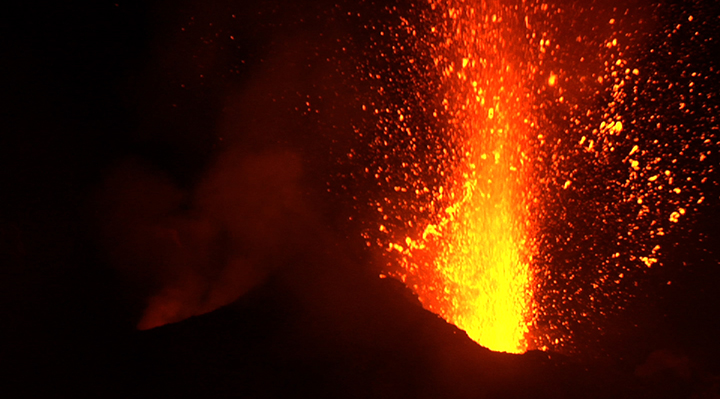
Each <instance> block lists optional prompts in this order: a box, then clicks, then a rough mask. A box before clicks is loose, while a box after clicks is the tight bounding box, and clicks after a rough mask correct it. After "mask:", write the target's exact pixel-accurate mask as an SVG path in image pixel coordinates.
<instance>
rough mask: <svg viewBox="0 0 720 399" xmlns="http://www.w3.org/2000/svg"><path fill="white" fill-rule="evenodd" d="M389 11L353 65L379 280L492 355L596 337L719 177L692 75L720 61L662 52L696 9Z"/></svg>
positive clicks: (489, 5)
mask: <svg viewBox="0 0 720 399" xmlns="http://www.w3.org/2000/svg"><path fill="white" fill-rule="evenodd" d="M564 7H565V8H564ZM384 12H385V16H386V20H382V19H378V20H376V21H373V23H371V24H369V25H365V28H366V29H367V30H368V32H369V34H370V40H371V42H370V45H369V49H367V50H365V52H364V55H366V56H368V59H369V60H368V61H363V62H358V65H360V66H359V67H356V68H357V70H358V71H359V74H360V76H361V77H360V80H361V81H363V82H364V83H365V84H367V85H369V86H370V88H371V90H372V91H373V92H374V93H375V95H374V96H372V97H371V98H366V99H363V100H361V101H363V104H362V105H361V106H362V110H363V111H365V112H366V117H365V121H364V122H363V124H361V125H360V126H357V127H356V133H357V138H358V143H357V147H356V148H354V149H352V150H350V152H349V153H348V154H347V158H348V159H349V163H350V164H353V163H355V164H356V165H358V168H362V170H363V171H362V172H360V171H358V172H353V173H350V174H349V175H348V176H347V177H350V178H353V179H357V178H358V177H362V176H364V177H365V178H367V179H368V180H369V184H370V185H372V186H374V187H375V189H374V190H370V191H368V192H367V196H366V197H363V196H362V195H361V194H359V193H356V194H355V195H353V199H354V200H356V201H358V202H359V203H362V202H365V203H366V205H367V206H368V207H369V210H370V211H371V212H377V213H376V215H377V218H375V219H374V220H375V222H373V223H375V224H372V223H371V224H370V225H368V228H367V230H366V232H365V233H364V237H365V239H366V242H367V245H368V246H376V247H379V248H383V249H384V251H383V252H384V254H385V259H386V268H385V272H384V273H383V274H382V275H381V277H385V276H386V275H389V276H392V277H395V278H398V279H400V280H401V281H403V282H404V283H405V284H406V285H407V286H408V287H410V288H411V289H413V291H414V292H415V293H416V294H417V295H418V297H419V299H420V301H421V302H422V303H423V305H424V306H425V307H426V308H427V309H429V310H431V311H433V312H435V313H437V314H439V315H441V316H442V317H443V318H445V319H446V320H448V321H449V322H452V323H454V324H456V325H457V326H458V327H460V328H462V329H464V330H465V331H466V332H467V333H468V335H469V336H470V337H471V338H473V339H474V340H475V341H477V342H478V343H480V344H481V345H484V346H486V347H488V348H490V349H493V350H498V351H506V352H524V351H525V350H527V349H534V348H540V349H553V350H557V351H563V352H566V353H573V352H574V351H575V348H576V347H575V346H574V345H575V344H574V343H573V342H578V341H580V340H584V341H585V342H597V340H599V338H598V336H599V335H602V334H604V333H605V332H604V328H605V326H607V325H608V322H607V321H606V320H608V319H609V318H611V317H613V315H617V314H619V313H621V312H623V311H624V310H625V308H626V305H627V304H628V303H630V302H632V301H633V300H634V298H636V297H637V296H638V295H640V294H639V292H640V290H641V288H638V287H639V286H642V284H643V282H644V281H649V279H648V278H647V274H648V270H649V269H651V268H653V267H657V266H658V265H661V264H662V261H661V255H662V248H663V245H665V244H664V243H665V242H667V241H663V240H664V239H665V237H667V235H668V234H669V233H670V232H671V231H678V230H679V229H682V227H678V226H679V225H680V224H679V223H678V222H679V221H681V220H684V219H685V218H687V216H686V214H687V213H688V212H689V211H690V210H692V211H693V212H698V211H699V207H702V206H704V205H703V201H704V199H705V197H704V195H703V194H702V190H703V186H706V185H707V184H712V181H710V182H709V181H708V174H710V173H713V172H714V170H713V167H712V166H711V165H710V164H708V163H707V161H706V159H707V158H708V156H709V154H711V153H712V151H711V150H710V148H711V147H714V146H716V145H717V144H718V143H715V142H714V141H713V140H716V138H717V137H716V130H717V122H716V121H715V119H714V117H713V112H714V110H717V108H718V107H717V105H714V103H713V102H712V101H710V99H711V98H712V99H713V100H714V97H712V96H713V95H712V94H707V90H706V88H699V87H698V86H699V85H705V83H701V82H706V81H707V80H708V77H707V76H708V75H717V71H715V70H713V69H712V68H710V69H709V70H704V71H701V70H693V69H692V68H689V67H688V66H685V65H684V63H683V61H682V59H681V55H680V54H674V53H673V52H672V51H670V49H671V46H672V42H671V40H672V39H673V38H674V37H675V36H678V35H680V36H682V34H683V32H684V31H683V29H685V28H684V27H683V24H685V23H687V24H693V23H694V22H693V16H692V15H676V14H675V13H674V12H673V11H672V10H671V9H668V10H665V9H662V8H661V6H648V7H647V8H642V7H640V8H637V9H634V10H632V13H635V14H634V15H633V14H632V13H631V10H629V9H628V10H618V9H616V8H613V9H609V8H608V9H602V8H600V9H595V8H594V6H589V7H584V6H582V5H579V4H569V5H564V6H563V5H558V4H555V5H553V4H548V3H543V2H535V1H515V2H500V1H462V0H455V1H436V0H429V1H428V2H427V3H423V4H414V5H412V6H411V7H409V9H405V10H402V11H401V10H399V9H398V8H397V7H395V6H392V7H391V6H388V7H386V8H385V11H384ZM351 14H352V13H348V15H351ZM357 15H358V17H359V15H360V14H359V13H358V14H357ZM645 18H651V20H653V21H654V23H655V24H657V25H660V26H669V27H670V28H667V29H666V31H662V30H660V31H657V32H655V31H652V29H653V28H652V26H648V24H647V23H645ZM678 18H680V19H681V22H683V23H675V24H673V23H672V22H668V21H665V20H664V19H667V20H675V19H678ZM691 26H694V25H691ZM648 29H650V31H649V32H648ZM693 29H696V28H694V27H693V28H688V29H687V30H688V40H691V41H692V40H701V39H702V35H701V32H702V31H701V30H695V31H694V30H693ZM693 32H695V33H694V34H693ZM690 34H693V35H692V36H690ZM704 34H706V33H704ZM636 36H637V37H638V39H636V38H635V37H636ZM703 40H706V42H708V40H707V39H703ZM343 50H344V49H343ZM668 55H669V56H672V57H677V59H678V60H679V61H677V62H670V61H666V59H667V57H666V56H668ZM663 63H664V64H663ZM660 64H663V65H665V64H666V66H665V67H663V68H660V67H659V66H657V65H660ZM388 65H391V66H392V67H388ZM643 65H648V66H650V65H655V66H656V67H655V68H656V69H655V70H646V69H643ZM648 69H649V67H648ZM678 82H680V83H678ZM668 93H670V94H671V95H670V96H668V95H667V94H668ZM676 98H680V100H679V101H676V100H675V99H676ZM701 99H702V101H700V100H701ZM689 104H693V106H692V109H689V107H690V105H689ZM659 107H661V108H664V109H665V112H664V113H659V112H658V108H659ZM690 115H693V116H692V118H694V119H690ZM691 120H692V122H690V121H691ZM708 126H710V127H711V128H709V129H708V128H707V127H708ZM700 129H702V130H700ZM346 162H348V161H346ZM698 162H700V163H698ZM703 162H705V163H703ZM696 182H697V183H696ZM356 187H362V184H360V185H358V186H356ZM358 211H360V213H361V215H360V218H361V219H365V220H367V219H372V217H370V218H368V217H367V216H363V215H362V214H363V213H364V212H366V211H363V210H361V209H359V207H358ZM365 215H367V214H365ZM653 270H654V269H653ZM668 284H670V282H668Z"/></svg>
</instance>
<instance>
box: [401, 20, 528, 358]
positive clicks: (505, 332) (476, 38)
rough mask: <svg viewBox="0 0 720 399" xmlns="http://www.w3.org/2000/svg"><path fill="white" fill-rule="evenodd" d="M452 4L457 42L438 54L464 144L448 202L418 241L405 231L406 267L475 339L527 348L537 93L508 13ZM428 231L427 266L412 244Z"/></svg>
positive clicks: (424, 241)
mask: <svg viewBox="0 0 720 399" xmlns="http://www.w3.org/2000/svg"><path fill="white" fill-rule="evenodd" d="M447 13H448V16H449V17H451V22H450V24H449V28H451V29H448V32H455V35H454V37H452V38H451V39H452V41H450V43H457V44H454V45H453V44H451V46H450V47H449V48H446V49H445V51H443V52H441V53H440V54H438V55H436V58H435V63H436V64H437V65H440V64H441V63H443V61H445V60H448V61H449V64H448V65H447V66H446V67H445V68H444V70H443V80H444V84H443V86H444V87H447V88H448V89H449V90H448V91H447V92H446V93H445V96H446V97H445V99H444V100H443V104H444V105H445V106H446V108H445V109H446V110H448V111H449V112H450V114H451V115H453V116H454V118H453V119H452V120H451V121H450V123H449V127H450V129H451V132H452V133H451V134H453V135H455V136H456V137H457V138H458V139H459V140H460V142H461V143H462V148H463V150H464V152H463V153H461V154H460V157H459V159H460V162H459V164H458V165H457V166H456V170H455V171H454V172H453V173H452V174H451V176H450V184H449V186H450V187H451V189H450V190H449V196H450V205H449V206H448V207H446V208H445V209H444V210H441V212H440V214H441V215H442V216H441V220H440V222H439V223H436V224H428V225H427V227H426V228H425V230H424V233H423V235H422V238H421V239H420V240H419V241H418V242H416V241H414V240H413V239H412V238H407V239H406V244H407V245H408V247H409V251H408V252H407V253H406V254H405V256H404V257H403V258H402V260H401V264H402V267H403V270H404V272H403V273H402V274H401V275H400V276H401V278H403V279H404V280H407V279H408V277H407V275H415V277H416V278H419V279H423V280H424V281H422V282H420V283H419V284H417V283H416V284H414V285H413V287H414V288H415V291H416V292H417V294H418V296H419V298H420V300H421V301H422V302H423V303H424V304H425V305H426V306H427V307H428V308H429V309H430V310H432V311H435V312H437V313H439V314H440V315H442V316H443V317H445V318H446V319H447V320H448V321H450V322H452V323H454V324H456V325H457V326H458V327H460V328H462V329H463V330H465V331H466V332H467V333H468V335H469V336H470V337H471V338H472V339H474V340H475V341H477V342H479V343H481V344H482V345H484V346H487V347H488V348H490V349H493V350H498V351H505V352H524V351H525V349H526V341H525V334H526V333H527V332H528V321H529V315H530V309H531V307H530V304H531V299H532V293H531V289H532V288H531V287H532V284H531V272H530V270H529V265H530V263H529V262H530V259H531V257H532V251H533V244H532V235H531V234H530V229H532V225H531V224H530V223H529V221H530V217H529V212H528V210H529V208H528V204H527V203H526V200H527V199H528V198H530V197H531V196H532V193H531V192H530V190H531V189H532V186H530V185H528V184H527V182H526V168H527V167H528V166H529V165H528V164H527V163H526V160H527V155H526V154H525V153H524V151H527V149H528V143H527V141H528V140H527V135H528V134H529V131H530V130H529V128H528V126H527V124H528V119H527V117H528V114H529V111H530V107H529V106H528V104H527V98H528V97H529V96H528V95H526V92H525V87H524V84H523V83H524V82H523V81H522V78H521V76H520V75H521V74H522V73H523V71H522V70H519V68H520V67H521V65H517V64H516V63H514V61H513V58H514V55H515V54H514V53H513V51H514V50H515V49H513V48H510V46H506V44H507V43H508V42H507V41H506V40H505V38H504V37H503V33H504V32H503V30H502V29H499V28H498V25H497V24H498V23H499V22H500V21H498V19H499V18H500V19H501V18H502V17H498V15H495V14H493V15H492V17H490V15H485V14H481V13H477V14H476V11H475V9H473V8H467V7H466V8H458V9H450V10H449V11H448V12H447ZM453 52H455V53H460V54H459V55H460V57H461V58H460V57H452V53H453ZM448 55H450V57H448ZM446 57H447V58H446ZM458 58H460V59H459V60H458ZM428 241H433V244H432V245H433V246H434V247H435V248H436V249H435V254H434V256H433V258H434V259H433V261H432V266H433V267H432V269H431V270H429V271H424V272H419V271H418V268H420V267H423V266H421V265H417V264H416V263H415V260H414V259H413V254H414V253H417V251H418V250H419V249H424V247H426V246H427V245H429V243H428ZM394 248H396V249H400V250H402V249H401V247H400V246H399V245H396V246H395V247H394ZM425 267H426V266H425ZM421 275H423V276H422V277H421ZM411 280H412V279H411Z"/></svg>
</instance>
